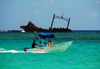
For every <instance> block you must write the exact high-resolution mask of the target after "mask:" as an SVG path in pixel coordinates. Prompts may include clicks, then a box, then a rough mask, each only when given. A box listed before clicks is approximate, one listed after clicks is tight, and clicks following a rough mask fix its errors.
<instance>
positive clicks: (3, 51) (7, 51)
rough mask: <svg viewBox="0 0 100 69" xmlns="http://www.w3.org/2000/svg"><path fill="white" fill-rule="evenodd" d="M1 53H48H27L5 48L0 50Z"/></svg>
mask: <svg viewBox="0 0 100 69" xmlns="http://www.w3.org/2000/svg"><path fill="white" fill-rule="evenodd" d="M0 53H46V52H45V51H38V52H35V51H33V52H25V51H17V50H6V49H4V48H0Z"/></svg>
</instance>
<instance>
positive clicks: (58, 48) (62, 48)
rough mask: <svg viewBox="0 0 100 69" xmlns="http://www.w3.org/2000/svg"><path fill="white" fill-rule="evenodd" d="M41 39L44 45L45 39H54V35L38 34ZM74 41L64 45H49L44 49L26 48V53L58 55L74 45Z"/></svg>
mask: <svg viewBox="0 0 100 69" xmlns="http://www.w3.org/2000/svg"><path fill="white" fill-rule="evenodd" d="M37 35H38V36H39V39H41V41H43V43H44V40H43V39H44V38H47V39H48V38H54V37H55V35H54V34H44V33H38V34H37ZM72 42H73V41H69V42H64V43H59V44H54V45H49V46H48V45H47V46H44V47H36V48H24V51H25V52H35V53H40V52H43V53H56V52H64V51H65V50H66V49H67V48H68V47H69V46H70V45H72Z"/></svg>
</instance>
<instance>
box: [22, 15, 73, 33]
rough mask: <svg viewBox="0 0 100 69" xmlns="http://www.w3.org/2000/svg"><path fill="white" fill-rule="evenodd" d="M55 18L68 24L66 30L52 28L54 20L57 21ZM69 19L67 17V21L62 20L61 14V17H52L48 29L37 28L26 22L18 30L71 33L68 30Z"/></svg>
mask: <svg viewBox="0 0 100 69" xmlns="http://www.w3.org/2000/svg"><path fill="white" fill-rule="evenodd" d="M57 18H59V19H63V20H65V21H67V22H68V24H67V28H52V26H53V22H54V19H57ZM70 19H71V18H70V17H69V19H67V18H63V14H62V16H61V17H60V16H56V15H55V14H54V15H53V19H52V23H51V27H50V28H49V29H43V28H39V27H37V26H36V25H35V24H33V23H32V22H31V21H30V22H28V24H27V25H23V26H20V28H21V29H23V30H24V31H25V32H72V30H70V29H69V28H68V27H69V23H70Z"/></svg>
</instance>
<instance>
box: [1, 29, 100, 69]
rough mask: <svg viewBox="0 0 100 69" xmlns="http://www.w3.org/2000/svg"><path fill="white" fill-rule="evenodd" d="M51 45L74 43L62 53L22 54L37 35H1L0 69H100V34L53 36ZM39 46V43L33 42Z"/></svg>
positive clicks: (62, 34) (3, 33)
mask: <svg viewBox="0 0 100 69" xmlns="http://www.w3.org/2000/svg"><path fill="white" fill-rule="evenodd" d="M53 34H55V36H56V37H55V39H56V40H58V41H56V40H53V42H54V43H60V42H66V41H73V43H72V45H71V46H70V47H69V48H68V49H67V50H66V51H65V52H63V53H42V52H40V53H35V52H32V53H31V52H24V51H23V49H24V48H25V47H30V48H31V44H32V42H33V40H34V39H35V38H36V33H14V32H1V33H0V69H100V32H99V31H98V32H95V31H94V32H92V31H91V32H85V31H84V32H71V33H53ZM36 42H37V43H38V41H36Z"/></svg>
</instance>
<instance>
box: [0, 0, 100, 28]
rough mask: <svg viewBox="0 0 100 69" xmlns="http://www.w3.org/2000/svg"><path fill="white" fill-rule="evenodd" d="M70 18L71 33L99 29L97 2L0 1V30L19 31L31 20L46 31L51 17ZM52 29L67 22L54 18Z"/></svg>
mask: <svg viewBox="0 0 100 69" xmlns="http://www.w3.org/2000/svg"><path fill="white" fill-rule="evenodd" d="M62 12H64V15H63V17H65V18H69V17H71V21H70V24H69V28H70V29H72V30H100V0H0V30H21V29H20V26H22V25H26V24H27V23H28V22H29V21H32V23H34V24H35V25H36V26H37V27H41V28H45V29H48V28H49V27H50V26H51V22H52V18H53V14H54V13H55V14H56V15H58V16H61V15H62ZM54 27H56V28H57V27H64V28H66V27H67V22H66V21H64V20H61V19H55V20H54V24H53V28H54Z"/></svg>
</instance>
